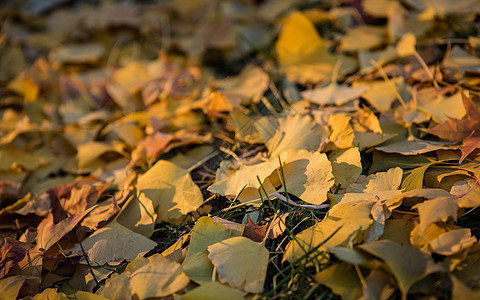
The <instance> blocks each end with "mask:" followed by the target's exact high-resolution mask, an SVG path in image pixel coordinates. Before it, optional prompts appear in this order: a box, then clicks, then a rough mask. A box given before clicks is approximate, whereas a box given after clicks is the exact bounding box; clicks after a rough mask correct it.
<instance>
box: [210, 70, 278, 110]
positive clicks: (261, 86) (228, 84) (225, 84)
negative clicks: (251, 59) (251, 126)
mask: <svg viewBox="0 0 480 300" xmlns="http://www.w3.org/2000/svg"><path fill="white" fill-rule="evenodd" d="M268 83H269V78H268V75H267V74H266V73H265V72H264V71H263V70H262V69H260V68H259V67H256V66H254V65H251V64H249V65H247V66H246V67H245V68H243V70H242V71H241V72H240V74H238V76H236V77H229V78H226V79H223V80H222V81H220V82H219V85H220V90H221V91H222V94H223V95H225V97H226V98H227V100H228V101H230V102H231V103H238V104H246V103H248V102H249V101H250V100H253V101H254V102H258V101H259V100H260V98H261V97H262V96H263V94H264V93H265V91H266V90H267V88H268ZM236 99H238V101H237V100H236Z"/></svg>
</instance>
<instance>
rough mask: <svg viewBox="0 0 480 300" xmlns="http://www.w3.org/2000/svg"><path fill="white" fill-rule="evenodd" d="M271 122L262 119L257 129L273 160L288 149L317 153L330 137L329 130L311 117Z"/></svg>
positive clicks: (287, 118) (297, 117) (292, 117)
mask: <svg viewBox="0 0 480 300" xmlns="http://www.w3.org/2000/svg"><path fill="white" fill-rule="evenodd" d="M269 122H271V121H270V120H269V119H268V118H263V119H260V120H258V121H257V122H255V127H256V129H257V131H258V133H259V134H260V136H261V137H262V139H263V141H264V142H265V146H267V148H268V152H269V156H270V157H272V158H273V157H277V156H278V155H279V154H280V153H281V152H282V151H284V150H286V149H305V150H309V151H316V150H318V148H319V147H320V145H321V144H322V143H323V142H325V141H326V139H327V136H328V131H327V129H326V128H325V127H324V126H321V125H319V124H316V123H315V121H314V120H312V118H311V117H309V116H301V115H298V114H297V115H290V116H287V117H286V118H280V119H278V120H276V122H275V123H273V124H271V123H270V124H269ZM277 122H278V123H277Z"/></svg>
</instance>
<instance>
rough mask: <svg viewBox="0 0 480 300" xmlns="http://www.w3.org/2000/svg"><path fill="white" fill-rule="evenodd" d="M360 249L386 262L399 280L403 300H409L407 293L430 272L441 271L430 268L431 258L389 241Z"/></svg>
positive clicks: (373, 243)
mask: <svg viewBox="0 0 480 300" xmlns="http://www.w3.org/2000/svg"><path fill="white" fill-rule="evenodd" d="M359 247H360V248H361V249H362V250H365V251H367V252H368V253H370V254H372V255H374V256H377V257H379V258H380V259H382V260H383V261H384V262H385V264H386V265H387V266H388V270H389V271H390V272H391V273H392V274H393V276H394V277H395V279H396V280H397V284H398V286H399V288H400V290H401V292H402V299H407V293H408V291H409V289H410V287H411V286H412V285H413V284H414V283H416V282H417V281H419V280H420V279H422V278H423V277H425V276H427V275H428V274H429V273H430V272H434V271H438V270H439V269H435V268H432V267H429V264H433V260H432V258H431V257H430V256H428V255H425V254H424V253H422V252H420V250H417V249H415V248H413V247H409V246H401V245H399V244H397V243H395V242H392V241H389V240H381V241H375V242H371V243H368V244H364V245H360V246H359Z"/></svg>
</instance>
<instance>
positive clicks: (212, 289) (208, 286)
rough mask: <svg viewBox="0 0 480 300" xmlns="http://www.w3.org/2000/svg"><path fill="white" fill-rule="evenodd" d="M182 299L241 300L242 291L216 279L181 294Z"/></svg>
mask: <svg viewBox="0 0 480 300" xmlns="http://www.w3.org/2000/svg"><path fill="white" fill-rule="evenodd" d="M181 299H182V300H198V299H200V300H201V299H205V300H206V299H210V300H223V299H231V300H242V299H244V297H243V292H241V291H239V290H237V289H234V288H231V287H229V286H227V285H225V284H221V283H218V282H216V281H211V282H207V283H205V284H204V285H201V286H199V287H197V288H194V289H193V290H191V291H189V292H188V293H186V294H184V295H182V296H181Z"/></svg>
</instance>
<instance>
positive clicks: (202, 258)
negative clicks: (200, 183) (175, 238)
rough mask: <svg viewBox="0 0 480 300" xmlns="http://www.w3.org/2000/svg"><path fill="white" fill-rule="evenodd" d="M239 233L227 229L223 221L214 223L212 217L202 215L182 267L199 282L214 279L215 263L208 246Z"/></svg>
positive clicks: (192, 235)
mask: <svg viewBox="0 0 480 300" xmlns="http://www.w3.org/2000/svg"><path fill="white" fill-rule="evenodd" d="M233 236H238V233H235V232H234V231H231V230H227V229H226V228H225V226H224V225H223V224H222V223H219V222H217V223H214V220H213V219H212V218H210V217H201V218H200V219H198V220H197V222H196V223H195V226H194V227H193V229H192V233H191V236H190V246H189V248H188V252H187V256H186V257H185V260H184V261H183V263H182V268H183V270H184V272H185V274H187V276H188V277H189V278H190V279H191V280H193V281H195V282H197V283H198V284H202V285H203V284H205V283H208V282H210V281H211V280H212V274H213V265H212V263H211V262H210V260H209V259H208V252H207V248H208V247H209V246H210V245H213V244H215V243H218V242H221V241H223V240H226V239H228V238H231V237H233Z"/></svg>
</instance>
